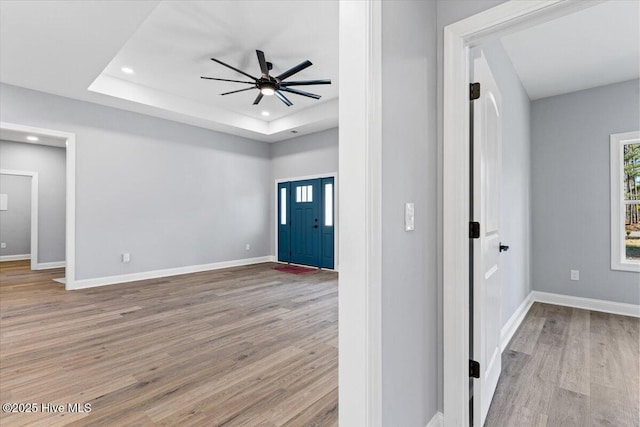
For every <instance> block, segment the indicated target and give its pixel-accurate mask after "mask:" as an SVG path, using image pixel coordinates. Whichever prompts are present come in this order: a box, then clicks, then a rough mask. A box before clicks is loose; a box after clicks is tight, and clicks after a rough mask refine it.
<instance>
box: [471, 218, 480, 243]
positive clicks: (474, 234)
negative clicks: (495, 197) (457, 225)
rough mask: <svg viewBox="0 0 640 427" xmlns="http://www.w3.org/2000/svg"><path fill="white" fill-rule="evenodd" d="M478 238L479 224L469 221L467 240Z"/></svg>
mask: <svg viewBox="0 0 640 427" xmlns="http://www.w3.org/2000/svg"><path fill="white" fill-rule="evenodd" d="M479 237H480V223H479V222H475V221H471V222H470V223H469V238H470V239H477V238H479Z"/></svg>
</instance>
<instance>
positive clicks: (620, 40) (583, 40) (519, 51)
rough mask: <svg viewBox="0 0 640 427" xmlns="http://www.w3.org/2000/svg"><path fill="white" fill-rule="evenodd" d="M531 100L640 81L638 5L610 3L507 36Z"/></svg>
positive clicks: (629, 0)
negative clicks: (623, 82)
mask: <svg viewBox="0 0 640 427" xmlns="http://www.w3.org/2000/svg"><path fill="white" fill-rule="evenodd" d="M501 41H502V44H503V46H504V48H505V50H506V51H507V54H508V55H509V57H510V59H511V62H512V63H513V66H514V68H515V69H516V72H517V73H518V75H519V77H520V80H521V81H522V84H523V86H524V88H525V90H526V91H527V93H528V95H529V98H530V99H532V100H535V99H540V98H546V97H548V96H554V95H560V94H563V93H569V92H574V91H577V90H583V89H588V88H592V87H597V86H603V85H607V84H612V83H617V82H622V81H626V80H631V79H636V78H638V77H640V1H638V0H609V1H606V2H604V3H602V4H598V5H596V6H593V7H590V8H587V9H584V10H581V11H579V12H576V13H574V14H571V15H566V16H563V17H561V18H558V19H555V20H553V21H550V22H546V23H544V24H541V25H537V26H535V27H531V28H528V29H526V30H523V31H520V32H517V33H514V34H511V35H508V36H506V37H503V38H502V39H501Z"/></svg>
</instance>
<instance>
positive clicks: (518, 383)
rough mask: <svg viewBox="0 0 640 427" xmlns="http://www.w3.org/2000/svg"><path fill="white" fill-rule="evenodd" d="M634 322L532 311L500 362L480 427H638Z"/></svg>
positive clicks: (543, 308)
mask: <svg viewBox="0 0 640 427" xmlns="http://www.w3.org/2000/svg"><path fill="white" fill-rule="evenodd" d="M639 325H640V319H637V318H633V317H626V316H618V315H613V314H607V313H600V312H595V311H589V310H581V309H577V308H570V307H561V306H556V305H550V304H541V303H534V304H533V306H532V307H531V310H530V311H529V313H528V314H527V316H526V318H525V320H524V321H523V323H522V325H521V326H520V328H519V329H518V331H517V332H516V334H515V335H514V337H513V339H512V340H511V342H510V343H509V346H508V347H507V349H506V350H505V351H504V353H503V354H502V374H501V375H500V381H499V382H498V388H497V390H496V394H495V396H494V399H493V402H492V404H491V408H490V409H489V414H488V416H487V420H486V422H485V426H487V427H501V426H505V427H526V426H536V427H538V426H541V427H542V426H549V427H570V426H579V427H588V426H615V427H627V426H638V425H639V423H640V328H639Z"/></svg>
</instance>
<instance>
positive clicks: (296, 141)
mask: <svg viewBox="0 0 640 427" xmlns="http://www.w3.org/2000/svg"><path fill="white" fill-rule="evenodd" d="M270 150H271V193H270V194H271V196H270V198H271V223H270V224H272V225H271V227H270V230H271V247H272V248H274V249H275V239H276V234H275V223H276V218H275V217H276V205H275V200H276V199H275V192H274V191H275V181H276V179H289V178H297V177H302V176H313V175H324V174H330V173H334V172H338V128H334V129H328V130H325V131H322V132H316V133H312V134H309V135H303V136H299V137H297V138H292V139H288V140H286V141H280V142H274V143H273V144H271V145H270ZM334 187H335V193H334V203H335V205H334V212H335V223H334V233H335V236H334V237H335V241H336V248H335V254H334V261H335V264H334V265H335V267H336V269H339V265H340V259H339V253H338V245H337V242H338V236H339V233H340V224H339V214H338V212H339V210H338V209H339V206H338V195H339V191H340V188H339V187H340V185H339V182H338V181H337V180H336V181H335V184H334ZM273 254H274V255H276V256H277V253H276V252H273Z"/></svg>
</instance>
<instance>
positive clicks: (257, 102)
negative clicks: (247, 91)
mask: <svg viewBox="0 0 640 427" xmlns="http://www.w3.org/2000/svg"><path fill="white" fill-rule="evenodd" d="M263 96H264V95H263V94H262V92H260V93H259V94H258V96H257V97H256V100H255V101H253V105H258V104H260V101H262V97H263Z"/></svg>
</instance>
